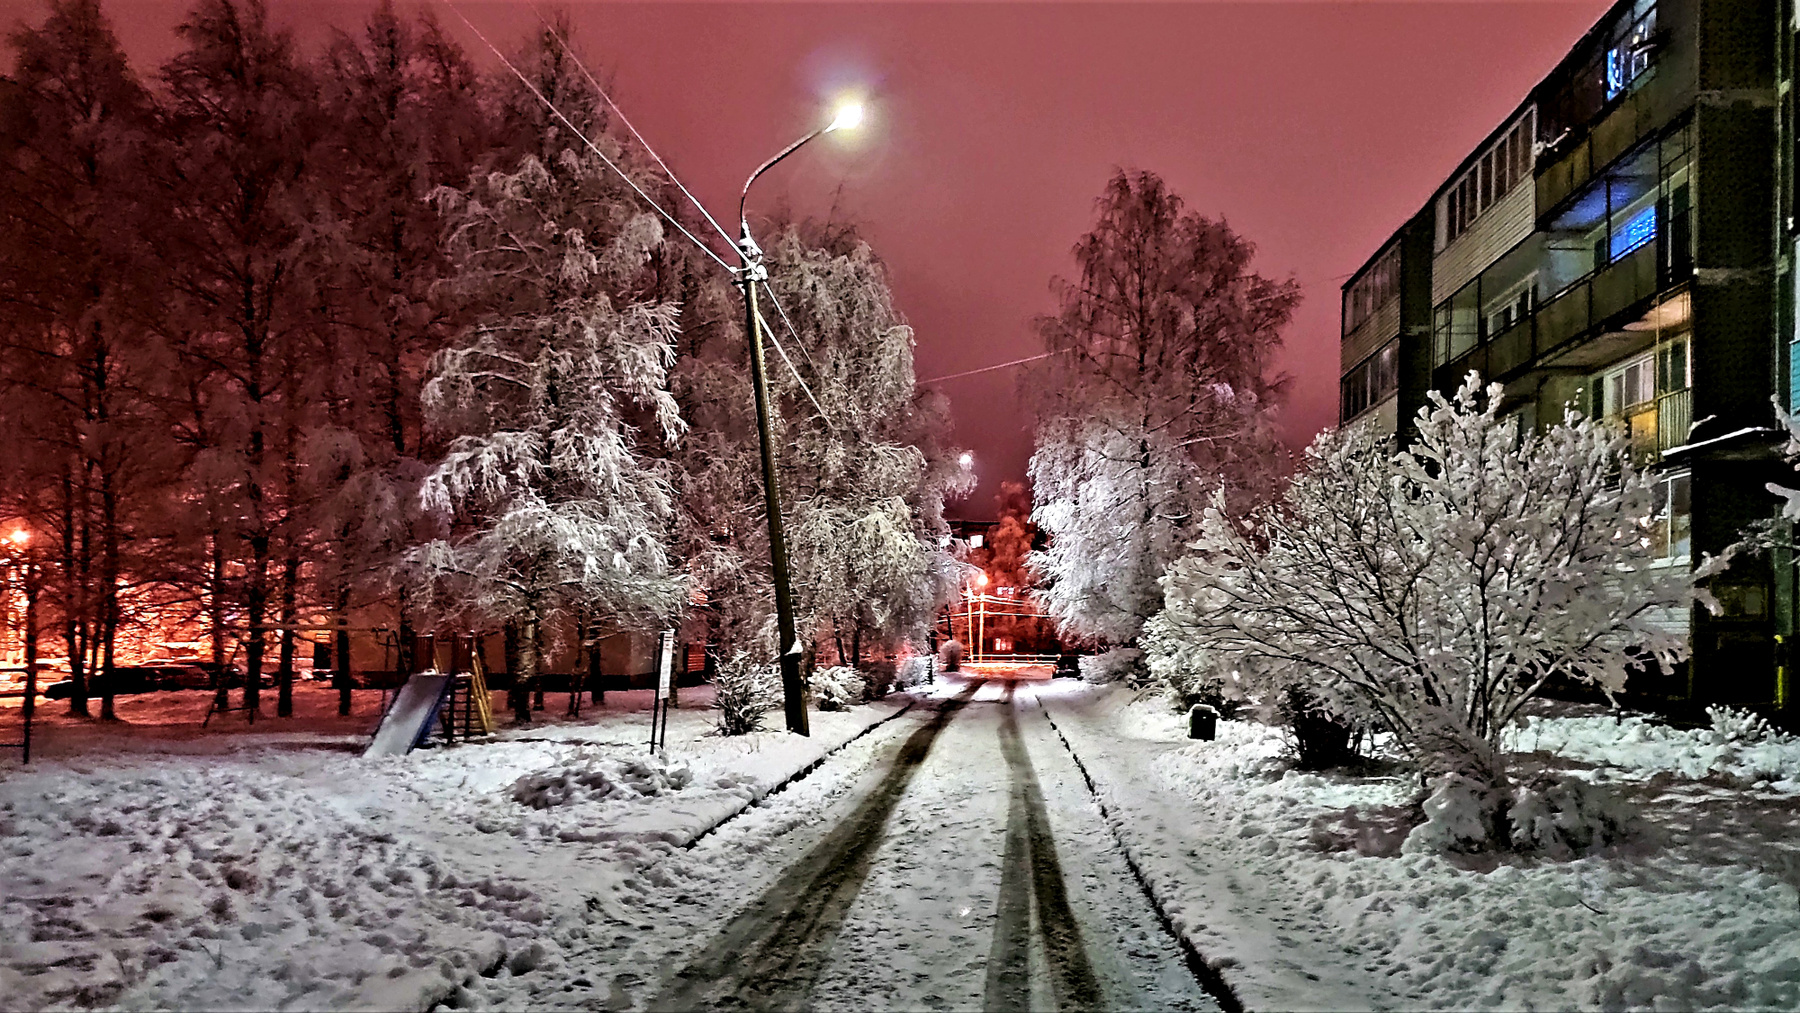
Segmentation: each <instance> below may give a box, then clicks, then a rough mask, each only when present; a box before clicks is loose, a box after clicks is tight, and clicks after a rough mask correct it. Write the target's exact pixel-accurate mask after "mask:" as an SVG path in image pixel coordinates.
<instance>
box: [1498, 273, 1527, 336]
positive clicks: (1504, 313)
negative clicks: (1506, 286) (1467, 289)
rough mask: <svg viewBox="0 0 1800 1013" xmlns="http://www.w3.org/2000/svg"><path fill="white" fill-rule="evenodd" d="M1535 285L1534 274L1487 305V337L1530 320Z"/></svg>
mask: <svg viewBox="0 0 1800 1013" xmlns="http://www.w3.org/2000/svg"><path fill="white" fill-rule="evenodd" d="M1536 285H1537V275H1535V274H1534V275H1532V276H1531V277H1529V278H1527V279H1525V280H1524V281H1523V282H1520V283H1519V284H1518V285H1515V286H1514V287H1513V288H1512V289H1511V290H1510V291H1508V292H1507V293H1506V294H1505V295H1503V296H1501V297H1500V298H1498V299H1496V300H1493V301H1492V302H1490V303H1488V304H1487V305H1488V308H1487V313H1486V316H1487V322H1488V330H1487V332H1488V336H1489V337H1493V336H1494V335H1497V334H1499V333H1501V332H1502V331H1505V330H1506V329H1508V328H1510V327H1512V326H1513V325H1514V324H1518V323H1522V322H1523V321H1525V320H1527V319H1529V318H1530V316H1531V311H1532V309H1533V304H1534V303H1535V301H1536V297H1535V292H1536V287H1535V286H1536Z"/></svg>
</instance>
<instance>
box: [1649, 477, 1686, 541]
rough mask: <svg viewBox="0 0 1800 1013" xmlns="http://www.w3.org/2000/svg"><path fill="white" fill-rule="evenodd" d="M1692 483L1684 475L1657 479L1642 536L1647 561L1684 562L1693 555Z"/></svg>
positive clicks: (1652, 490)
mask: <svg viewBox="0 0 1800 1013" xmlns="http://www.w3.org/2000/svg"><path fill="white" fill-rule="evenodd" d="M1692 487H1693V479H1692V478H1691V476H1689V475H1688V473H1687V472H1685V471H1683V472H1679V473H1673V474H1667V475H1660V476H1658V477H1657V479H1656V485H1655V486H1653V487H1652V489H1651V501H1650V502H1651V510H1650V516H1649V518H1648V519H1647V520H1646V521H1645V524H1644V527H1645V535H1646V536H1647V539H1646V541H1647V548H1648V549H1649V550H1650V558H1651V560H1652V561H1654V562H1658V563H1677V562H1686V561H1687V560H1688V558H1689V556H1690V555H1691V553H1692V551H1693V541H1694V540H1693V533H1694V516H1693V507H1692V501H1693V488H1692Z"/></svg>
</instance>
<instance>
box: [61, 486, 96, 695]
mask: <svg viewBox="0 0 1800 1013" xmlns="http://www.w3.org/2000/svg"><path fill="white" fill-rule="evenodd" d="M62 520H63V530H62V536H63V537H62V542H63V544H62V559H61V560H60V561H59V562H60V564H61V565H60V567H59V569H60V571H61V576H62V583H63V602H62V607H63V643H64V645H65V646H66V647H67V654H68V658H69V687H70V689H71V692H70V694H69V713H70V714H74V715H79V716H80V717H87V716H88V714H89V711H88V680H87V666H86V665H85V664H83V662H84V661H86V653H87V652H86V650H85V647H86V645H85V644H83V643H82V642H81V633H80V622H79V620H78V618H77V617H78V616H79V614H80V611H81V609H80V606H79V605H78V604H77V594H78V592H77V590H76V580H75V478H74V476H73V475H71V474H70V472H69V468H67V467H65V468H64V469H63V475H62Z"/></svg>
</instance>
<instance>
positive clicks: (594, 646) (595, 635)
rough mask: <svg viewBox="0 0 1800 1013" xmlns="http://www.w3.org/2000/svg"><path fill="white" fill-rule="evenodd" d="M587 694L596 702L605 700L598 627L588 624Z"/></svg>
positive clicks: (602, 702) (599, 702)
mask: <svg viewBox="0 0 1800 1013" xmlns="http://www.w3.org/2000/svg"><path fill="white" fill-rule="evenodd" d="M587 645H588V654H587V669H588V694H589V696H590V697H591V698H592V699H593V702H594V703H596V704H604V703H605V702H606V687H605V686H603V685H602V684H601V681H600V680H601V678H602V677H601V672H600V668H601V666H600V627H598V626H596V625H593V624H592V623H590V624H588V631H587Z"/></svg>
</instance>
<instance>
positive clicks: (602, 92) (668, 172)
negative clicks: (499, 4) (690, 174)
mask: <svg viewBox="0 0 1800 1013" xmlns="http://www.w3.org/2000/svg"><path fill="white" fill-rule="evenodd" d="M531 10H532V12H533V13H535V14H537V16H538V21H539V22H540V23H542V24H543V26H544V28H545V29H547V30H548V31H549V32H550V37H551V38H553V39H555V40H556V44H557V45H559V46H561V47H562V51H563V52H564V53H565V54H567V55H568V57H569V59H571V60H574V61H575V66H577V67H579V68H580V69H581V74H582V76H583V77H586V78H587V79H588V84H591V85H593V86H594V91H595V92H596V93H597V94H598V95H599V96H600V97H601V98H602V99H604V100H605V101H606V106H607V108H609V109H611V110H612V111H613V113H614V114H615V115H617V116H618V117H619V122H620V123H623V124H625V129H626V130H629V131H631V136H633V137H635V138H637V142H638V144H640V145H642V146H643V148H644V150H645V151H646V152H649V154H650V157H651V158H653V159H655V160H656V164H657V165H658V166H659V167H660V168H661V169H662V171H663V175H665V176H668V177H669V182H671V183H674V184H675V187H676V189H678V190H680V191H681V193H682V196H684V197H686V198H687V199H688V200H689V201H691V202H692V203H693V205H694V207H696V208H698V209H699V210H700V213H701V214H703V215H705V216H706V220H707V221H708V222H711V223H712V227H713V228H714V229H715V230H717V231H718V233H719V236H720V237H721V238H723V239H724V240H725V242H726V243H729V244H731V245H732V247H733V248H736V245H737V244H736V242H735V241H734V240H733V239H732V238H731V233H729V232H726V231H725V227H724V226H722V225H720V224H719V221H718V219H716V218H714V217H713V216H712V212H711V211H708V210H707V209H706V205H704V204H702V203H700V199H699V198H698V197H695V196H694V195H693V194H692V193H690V192H689V191H688V188H687V187H686V186H685V185H683V184H682V182H681V178H680V177H679V176H677V175H675V171H674V170H673V169H670V168H669V166H668V163H666V162H664V161H663V160H662V156H661V155H659V154H657V153H656V149H655V148H652V147H651V146H650V142H649V141H646V140H644V135H643V134H640V133H638V129H637V128H636V127H634V126H632V125H631V119H630V117H628V116H626V115H625V110H623V109H620V108H619V104H618V103H617V102H614V101H613V100H612V96H611V95H609V94H607V93H606V89H605V88H602V87H601V86H600V82H599V81H598V80H596V79H595V78H594V75H593V73H592V72H590V71H589V70H588V69H587V64H585V63H582V62H581V57H580V56H578V55H576V53H575V50H574V49H572V48H570V46H569V43H568V42H567V41H565V40H564V39H563V37H562V35H561V33H559V32H557V30H556V26H555V25H553V24H551V23H550V21H549V20H548V19H547V18H545V17H544V15H543V12H542V11H541V10H539V8H538V5H537V4H536V3H533V4H532V5H531Z"/></svg>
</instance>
